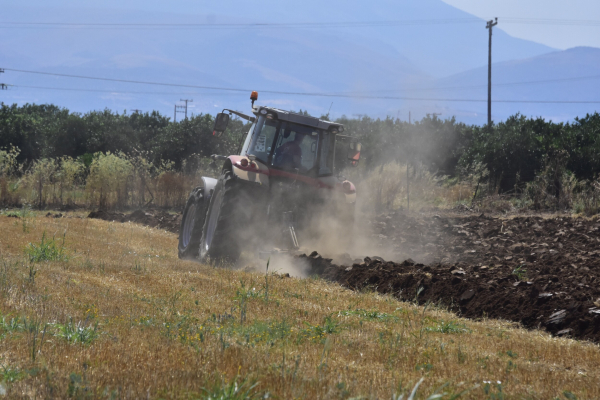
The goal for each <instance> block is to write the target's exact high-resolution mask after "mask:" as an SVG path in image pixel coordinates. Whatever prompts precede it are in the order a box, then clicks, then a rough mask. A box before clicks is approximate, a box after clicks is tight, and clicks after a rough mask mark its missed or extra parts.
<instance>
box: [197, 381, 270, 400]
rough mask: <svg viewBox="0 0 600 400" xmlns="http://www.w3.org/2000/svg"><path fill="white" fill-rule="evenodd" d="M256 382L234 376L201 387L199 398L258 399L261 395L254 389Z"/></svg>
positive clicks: (210, 399) (206, 399)
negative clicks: (229, 379)
mask: <svg viewBox="0 0 600 400" xmlns="http://www.w3.org/2000/svg"><path fill="white" fill-rule="evenodd" d="M257 386H258V382H256V381H254V380H250V379H248V378H244V379H242V380H241V381H240V380H239V376H236V377H235V378H234V379H233V380H231V381H230V382H227V383H223V382H219V383H214V384H213V385H212V386H211V387H209V388H202V391H203V392H204V393H203V394H202V395H201V397H200V399H202V400H255V399H256V400H258V399H262V398H268V397H266V396H265V397H263V395H262V394H261V393H259V392H258V391H257V390H256V387H257Z"/></svg>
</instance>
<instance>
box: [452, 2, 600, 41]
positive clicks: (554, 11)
mask: <svg viewBox="0 0 600 400" xmlns="http://www.w3.org/2000/svg"><path fill="white" fill-rule="evenodd" d="M443 1H444V2H445V3H447V4H450V5H452V6H454V7H457V8H459V9H461V10H463V11H466V12H469V13H471V14H473V15H476V16H478V17H480V18H485V19H492V18H494V17H498V18H499V24H498V27H501V28H502V29H503V30H504V31H505V32H506V33H508V34H510V35H512V36H515V37H518V38H522V39H527V40H533V41H534V42H538V43H543V44H545V45H547V46H551V47H555V48H558V49H567V48H569V47H575V46H593V47H600V23H598V24H597V26H573V25H565V26H560V25H538V24H509V23H502V17H506V18H540V19H543V18H548V19H561V20H587V21H596V22H598V21H600V1H598V0H443Z"/></svg>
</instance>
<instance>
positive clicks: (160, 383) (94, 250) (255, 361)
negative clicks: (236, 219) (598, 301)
mask: <svg viewBox="0 0 600 400" xmlns="http://www.w3.org/2000/svg"><path fill="white" fill-rule="evenodd" d="M0 232H2V235H1V236H0V257H1V259H0V296H1V299H2V300H1V301H2V302H1V306H0V312H1V314H2V316H3V317H4V322H3V323H2V326H1V327H0V335H2V336H1V337H2V341H1V342H0V364H2V366H3V367H2V368H0V375H1V377H2V380H3V381H4V382H3V383H2V388H0V391H1V390H3V389H4V390H7V391H8V395H9V396H10V397H11V398H20V397H22V398H34V397H35V398H66V397H69V396H70V397H73V398H146V397H149V398H186V399H188V398H205V397H203V396H204V395H205V394H206V392H204V391H203V388H207V390H208V391H209V392H211V391H216V390H217V388H219V387H223V386H227V383H228V382H232V381H233V380H234V379H236V377H237V382H238V383H243V382H244V380H245V382H247V383H246V386H244V387H246V388H250V383H251V382H254V381H256V382H257V383H258V384H257V386H256V387H255V388H254V389H251V390H250V391H251V392H256V393H259V394H260V396H261V397H260V398H264V394H265V393H269V394H270V395H269V396H270V398H279V399H292V398H302V399H338V398H342V399H344V398H350V397H355V398H361V397H360V396H364V397H362V398H370V399H389V398H390V397H391V396H392V394H393V393H396V395H398V394H400V393H409V392H410V390H411V389H412V387H413V386H414V385H415V384H416V383H417V382H418V381H419V380H420V379H421V378H424V381H423V383H422V384H421V386H420V388H419V390H418V396H417V398H426V397H427V396H428V395H430V394H432V393H433V392H434V391H435V390H436V388H439V387H440V386H442V385H444V384H447V386H445V387H444V388H443V389H442V392H444V393H448V394H449V393H454V394H456V393H460V392H461V391H463V390H466V389H472V390H471V391H469V392H468V393H465V394H464V395H463V396H462V397H461V398H470V399H483V398H495V399H499V398H532V399H550V398H555V397H559V398H561V399H562V398H565V397H564V394H563V392H564V391H570V392H572V393H574V394H575V395H577V397H578V398H579V399H592V398H600V385H598V382H599V381H600V371H599V370H598V365H599V363H600V350H599V349H598V346H597V345H595V344H590V343H585V342H577V341H573V340H568V339H557V338H552V337H550V336H549V335H547V334H545V333H541V332H537V331H525V330H521V329H518V328H516V327H514V326H513V325H511V324H509V323H505V322H499V321H491V320H490V321H482V322H474V321H470V320H463V319H459V318H457V317H456V316H455V315H453V314H449V313H446V312H444V311H443V310H440V309H435V308H433V307H428V308H426V309H425V308H424V307H417V306H414V305H411V304H408V303H402V302H399V301H397V300H395V299H393V298H391V297H387V296H381V295H378V294H376V293H368V292H365V293H356V292H352V291H349V290H346V289H343V288H341V287H339V286H338V285H334V284H330V283H327V282H324V281H322V280H319V279H304V280H301V279H294V278H281V277H279V276H277V275H271V276H270V278H269V281H268V299H267V296H266V293H265V291H266V287H265V286H266V285H265V283H266V281H265V275H264V274H262V275H261V274H257V273H247V272H241V271H232V270H228V269H218V268H212V267H209V266H204V265H199V264H196V263H193V262H187V261H180V260H178V259H177V254H176V247H177V240H176V237H175V235H172V234H169V233H166V232H163V231H158V230H153V229H149V228H144V227H141V226H136V225H132V224H119V223H109V222H104V221H97V220H88V219H80V218H62V219H50V218H44V217H30V218H27V219H26V220H25V222H23V221H22V220H20V219H16V218H8V217H4V216H0ZM43 232H46V235H47V237H48V236H49V237H52V236H53V235H55V236H56V237H57V238H58V237H60V238H61V239H60V241H58V240H57V245H60V243H61V242H62V235H63V233H65V232H66V241H65V247H66V253H64V254H66V255H67V256H68V257H69V259H68V260H67V261H47V262H39V263H36V264H31V263H30V261H29V258H25V248H26V246H27V244H28V243H30V242H31V243H34V244H39V243H40V241H41V238H42V233H43ZM32 275H33V276H32ZM361 310H363V311H361ZM11 318H19V319H18V320H13V321H12V323H11ZM0 321H1V319H0ZM15 321H16V322H15ZM77 324H79V325H78V326H79V328H80V333H81V335H80V337H81V338H80V340H77V335H75V338H73V337H71V339H70V340H68V339H67V338H65V331H66V328H65V327H68V326H71V327H72V328H73V327H74V328H77ZM75 331H76V329H75ZM86 335H87V336H86ZM95 336H97V337H95ZM484 381H491V382H492V383H491V384H489V385H486V384H484ZM496 381H501V390H502V396H505V397H499V396H500V394H499V392H498V384H497V383H496ZM400 387H401V389H399V388H400ZM486 388H487V389H488V394H486V393H485V389H486ZM492 395H496V396H497V397H492ZM222 398H224V399H225V398H243V397H222ZM257 398H258V397H257ZM444 398H446V399H449V398H451V397H450V395H447V396H445V397H444Z"/></svg>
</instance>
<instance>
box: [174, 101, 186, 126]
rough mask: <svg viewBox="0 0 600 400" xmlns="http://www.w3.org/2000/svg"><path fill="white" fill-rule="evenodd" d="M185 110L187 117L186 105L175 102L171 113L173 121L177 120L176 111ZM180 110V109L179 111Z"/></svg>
mask: <svg viewBox="0 0 600 400" xmlns="http://www.w3.org/2000/svg"><path fill="white" fill-rule="evenodd" d="M184 109H185V110H186V111H185V113H186V118H187V107H186V106H178V105H177V104H175V112H174V113H173V121H174V122H177V113H183V112H184V111H183V110H184ZM180 110H182V111H180Z"/></svg>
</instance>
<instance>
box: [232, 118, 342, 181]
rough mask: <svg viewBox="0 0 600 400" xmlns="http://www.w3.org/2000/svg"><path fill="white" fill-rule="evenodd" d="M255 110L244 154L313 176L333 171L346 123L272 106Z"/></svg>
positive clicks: (324, 174)
mask: <svg viewBox="0 0 600 400" xmlns="http://www.w3.org/2000/svg"><path fill="white" fill-rule="evenodd" d="M253 112H254V114H255V115H256V120H255V122H254V124H253V126H252V128H251V129H250V132H249V134H248V137H247V138H246V140H245V142H244V145H243V146H242V151H241V154H240V155H241V156H254V157H255V158H256V160H257V161H259V162H261V163H262V164H264V165H265V166H267V167H268V168H274V169H278V170H282V171H288V172H293V173H298V174H302V175H307V176H311V177H318V176H326V175H331V174H333V164H334V157H335V139H336V135H337V134H338V133H341V132H343V130H344V127H343V126H342V125H340V124H336V123H333V122H328V121H323V120H320V119H318V118H313V117H309V116H304V115H300V114H296V113H293V112H289V111H283V110H278V109H275V108H270V107H254V108H253Z"/></svg>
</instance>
